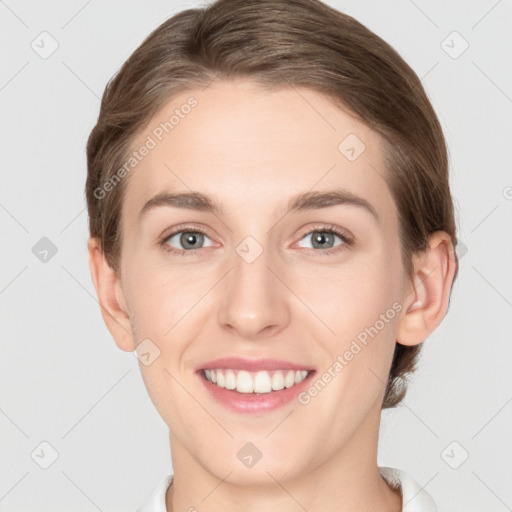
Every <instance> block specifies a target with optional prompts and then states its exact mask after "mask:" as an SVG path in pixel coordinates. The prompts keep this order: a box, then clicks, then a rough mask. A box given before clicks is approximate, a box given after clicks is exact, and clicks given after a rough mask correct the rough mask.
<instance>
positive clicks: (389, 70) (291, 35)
mask: <svg viewBox="0 0 512 512" xmlns="http://www.w3.org/2000/svg"><path fill="white" fill-rule="evenodd" d="M237 77H242V78H251V79H253V80H254V81H255V82H257V83H258V84H260V85H261V86H262V87H266V88H268V89H272V88H279V87H283V86H286V85H288V84H289V85H292V86H294V87H296V86H303V87H309V88H311V89H313V90H316V91H318V92H321V93H323V94H325V95H327V96H328V97H329V98H331V99H332V100H333V101H334V102H336V104H337V105H339V106H340V107H341V108H343V109H345V110H347V111H349V112H350V113H352V114H353V115H355V116H357V117H358V118H359V119H361V120H362V121H363V122H365V123H366V124H367V125H368V126H370V127H371V128H372V129H374V130H376V131H377V132H378V133H379V134H380V135H381V136H382V137H383V140H384V144H385V145H384V147H385V158H386V163H387V167H388V169H387V173H388V178H387V182H388V186H389V188H390V190H391V193H392V196H393V198H394V201H395V203H396V205H397V210H398V215H399V235H400V243H401V250H402V261H403V265H404V268H405V270H406V273H407V276H408V277H409V278H411V277H412V273H413V266H412V256H413V254H414V253H418V252H422V251H424V250H425V249H426V248H427V247H428V245H427V243H428V235H429V234H430V233H433V232H434V231H437V230H444V231H446V232H447V233H448V234H449V235H450V236H451V239H452V243H453V247H455V246H456V244H457V239H456V233H455V231H456V228H455V221H454V214H453V204H452V198H451V195H450V188H449V179H448V155H447V150H446V144H445V140H444V136H443V132H442V129H441V126H440V124H439V121H438V119H437V117H436V114H435V112H434V110H433V108H432V105H431V104H430V102H429V100H428V98H427V95H426V93H425V91H424V89H423V87H422V85H421V83H420V80H419V78H418V77H417V75H416V74H415V73H414V71H413V70H412V69H411V68H410V67H409V66H408V65H407V63H406V62H405V61H404V60H403V59H402V58H401V57H400V56H399V54H398V53H397V52H396V51H395V50H394V49H393V48H392V47H391V46H390V45H389V44H387V43H386V42H385V41H383V40H382V39H381V38H380V37H378V36H377V35H376V34H374V33H373V32H371V31H370V30H368V29H367V28H366V27H365V26H364V25H362V24H361V23H359V22H358V21H356V20H355V19H354V18H352V17H350V16H348V15H346V14H343V13H340V12H338V11H337V10H335V9H333V8H331V7H329V6H327V5H326V4H323V3H322V2H320V1H319V0H277V1H275V0H217V1H216V2H214V3H212V4H211V5H209V6H208V7H206V8H202V9H189V10H185V11H182V12H180V13H178V14H176V15H175V16H173V17H171V18H169V19H168V20H167V21H165V22H164V23H162V24H161V25H160V26H159V27H158V28H157V29H155V30H154V31H153V32H152V33H151V34H150V35H149V36H148V37H147V38H146V39H145V40H144V41H143V43H142V44H141V45H140V46H139V47H138V48H137V49H136V50H135V51H134V52H133V54H132V55H131V56H130V57H129V59H128V60H127V61H126V62H125V63H124V64H123V66H122V67H121V69H120V70H119V72H118V73H117V74H116V75H115V76H114V77H113V78H112V79H111V80H110V81H109V83H108V84H107V86H106V88H105V91H104V94H103V97H102V101H101V109H100V113H99V117H98V121H97V124H96V126H95V127H94V128H93V130H92V131H91V134H90V136H89V140H88V143H87V166H88V175H87V183H86V196H87V206H88V211H89V229H90V234H91V236H92V237H96V238H97V239H98V240H99V242H100V246H101V249H102V251H103V253H104V254H105V257H106V259H107V261H108V262H109V265H110V266H111V267H112V269H114V270H115V271H116V272H119V268H120V267H119V259H120V247H121V233H122V224H121V222H122V219H121V206H122V201H123V190H124V188H125V184H126V181H127V180H126V179H123V180H120V181H119V182H116V183H115V186H114V187H112V188H111V190H109V192H108V193H105V190H107V187H106V186H105V184H106V183H112V180H113V179H114V178H116V176H117V177H119V169H120V168H121V167H122V166H123V163H124V162H125V161H126V158H127V155H128V154H129V151H130V144H131V143H132V142H133V140H134V137H135V136H136V135H137V134H138V133H140V132H141V131H142V130H143V129H144V128H145V126H146V125H147V124H148V122H149V121H150V119H151V118H152V117H153V115H154V114H155V113H156V112H157V110H158V109H159V107H161V106H162V105H163V104H164V103H165V102H167V101H168V100H169V99H170V98H171V96H173V95H175V94H177V93H180V92H182V91H186V90H187V89H190V88H192V87H197V86H202V85H204V86H206V85H208V84H209V83H211V82H212V80H214V79H216V78H217V79H219V80H222V79H230V78H237ZM340 142H341V141H340ZM116 173H117V174H116ZM454 257H455V258H457V256H456V254H455V253H454ZM457 268H458V265H457ZM456 275H457V273H456V274H455V277H456ZM421 346H422V344H419V345H414V346H404V345H401V344H399V343H396V347H395V354H394V357H393V362H392V365H391V368H390V374H389V381H388V384H387V388H386V393H385V396H384V400H383V404H382V408H388V407H394V406H396V405H397V404H398V403H399V402H400V401H401V400H402V399H403V397H404V396H405V392H406V378H407V374H409V373H411V372H413V371H414V370H415V365H416V361H417V357H418V354H419V352H420V347H421Z"/></svg>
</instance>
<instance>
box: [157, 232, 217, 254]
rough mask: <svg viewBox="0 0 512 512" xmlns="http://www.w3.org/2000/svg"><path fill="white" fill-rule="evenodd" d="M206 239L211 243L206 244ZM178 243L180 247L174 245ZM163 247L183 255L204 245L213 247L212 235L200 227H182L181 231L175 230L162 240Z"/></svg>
mask: <svg viewBox="0 0 512 512" xmlns="http://www.w3.org/2000/svg"><path fill="white" fill-rule="evenodd" d="M205 239H208V240H210V243H208V244H207V245H204V243H205ZM173 244H174V245H178V248H176V247H174V245H173ZM160 245H161V246H162V248H163V249H164V250H166V251H169V252H172V253H174V254H180V255H182V256H185V255H188V254H190V253H194V252H195V251H196V250H197V249H202V248H204V247H211V246H212V245H213V243H211V239H210V237H208V236H207V235H206V233H203V232H202V231H201V230H198V229H194V230H192V229H182V230H181V231H174V232H173V233H171V234H170V235H166V236H165V238H163V239H162V240H161V242H160Z"/></svg>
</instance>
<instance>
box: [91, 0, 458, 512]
mask: <svg viewBox="0 0 512 512" xmlns="http://www.w3.org/2000/svg"><path fill="white" fill-rule="evenodd" d="M87 157H88V177H87V185H86V193H87V201H88V209H89V218H90V234H91V237H90V240H89V244H88V248H89V255H90V269H91V274H92V279H93V282H94V286H95V288H96V291H97V294H98V297H99V301H100V304H101V312H102V315H103V318H104V320H105V322H106V324H107V326H108V328H109V330H110V332H111V334H112V336H113V338H114V340H115V342H116V344H117V345H118V346H119V348H121V349H122V350H126V351H133V350H136V353H137V355H138V358H139V361H140V368H141V372H142V375H143V378H144V382H145V385H146V387H147V390H148V392H149V395H150V397H151V399H152V401H153V403H154V405H155V407H156V408H157V410H158V412H159V414H160V415H161V416H162V418H163V420H164V421H165V422H166V424H167V425H168V427H169V440H170V445H171V456H172V470H173V472H172V474H169V475H165V478H163V479H162V481H161V482H160V484H159V485H158V486H157V488H156V489H155V491H154V493H153V495H152V496H150V498H149V500H148V501H147V502H146V503H145V504H144V505H142V506H141V507H140V508H139V511H144V512H163V511H167V512H171V511H174V512H178V511H179V512H185V511H193V510H198V511H201V510H208V511H209V512H215V511H220V510H222V511H224V512H226V511H228V512H229V511H239V510H244V511H248V512H251V511H261V510H280V511H281V512H288V511H290V512H291V511H297V510H301V509H302V510H307V511H308V512H325V511H326V510H336V511H338V512H344V511H349V510H350V511H354V510H361V511H363V510H379V511H382V512H391V511H393V512H397V511H400V510H404V511H407V512H412V511H415V512H420V511H421V512H426V511H429V512H430V511H434V510H436V506H435V503H434V501H433V499H432V497H431V496H429V494H428V493H427V492H426V491H425V490H423V489H421V487H420V486H419V485H418V484H417V483H416V482H415V481H414V479H412V478H411V477H410V476H409V475H408V474H407V473H406V472H405V471H403V470H399V469H395V468H386V467H379V466H378V465H377V445H378V433H379V424H380V414H381V410H382V409H383V408H389V407H394V406H396V405H397V404H398V403H399V402H400V401H401V400H402V399H403V397H404V395H405V392H406V387H405V381H404V378H405V377H406V376H407V375H408V374H409V373H410V372H411V371H413V370H414V365H415V362H416V359H417V356H418V353H419V349H420V347H421V343H422V342H423V341H425V340H426V339H427V338H428V336H429V335H430V334H431V333H432V332H433V331H434V330H435V329H436V327H437V326H438V325H439V324H440V322H441V320H442V319H443V317H444V315H445V313H446V311H447V307H448V304H449V298H450V292H451V288H452V284H453V281H454V279H455V277H456V274H457V257H456V255H455V252H454V247H455V245H456V233H455V222H454V215H453V205H452V199H451V195H450V189H449V181H448V163H447V151H446V147H445V141H444V138H443V133H442V130H441V128H440V125H439V122H438V120H437V118H436V115H435V113H434V111H433V109H432V106H431V104H430V103H429V101H428V99H427V97H426V94H425V92H424V89H423V87H422V85H421V83H420V81H419V79H418V77H417V76H416V75H415V73H414V72H413V71H412V70H411V68H410V67H409V66H408V65H407V64H406V63H405V62H404V61H403V60H402V59H401V58H400V56H399V55H398V54H397V53H396V52H395V51H394V50H393V49H392V48H391V47H390V46H389V45H388V44H387V43H385V42H384V41H383V40H382V39H380V38H379V37H378V36H376V35H375V34H374V33H372V32H370V31H369V30H368V29H366V28H365V27H364V26H362V25H361V24H360V23H358V22H357V21H356V20H354V19H353V18H351V17H349V16H347V15H344V14H342V13H340V12H338V11H336V10H334V9H332V8H330V7H328V6H326V5H325V4H323V3H320V2H319V1H316V0H293V1H285V0H280V1H270V0H269V1H267V0H259V1H247V0H218V1H216V2H214V3H213V4H211V5H210V6H208V7H207V8H204V9H191V10H186V11H184V12H181V13H179V14H177V15H175V16H173V17H172V18H170V19H169V20H167V21H166V22H165V23H163V24H162V25H161V26H160V27H158V28H157V29H156V30H155V31H154V32H153V33H152V34H151V35H150V36H149V37H148V38H147V39H146V40H145V41H144V42H143V44H142V45H141V46H140V47H139V48H138V49H137V50H136V51H135V52H134V53H133V54H132V55H131V57H130V58H129V59H128V61H127V62H126V63H125V64H124V65H123V67H122V68H121V70H120V71H119V73H118V74H117V75H116V76H115V77H114V78H113V80H112V81H111V82H110V83H109V84H108V85H107V87H106V90H105V93H104V95H103V99H102V104H101V111H100V114H99V118H98V122H97V124H96V126H95V127H94V129H93V131H92V133H91V135H90V138H89V141H88V146H87Z"/></svg>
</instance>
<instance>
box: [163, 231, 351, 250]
mask: <svg viewBox="0 0 512 512" xmlns="http://www.w3.org/2000/svg"><path fill="white" fill-rule="evenodd" d="M318 232H319V233H331V234H335V235H337V236H338V237H339V238H340V239H341V240H342V242H343V243H342V244H340V245H337V246H335V247H331V248H329V249H318V250H316V249H309V250H311V251H313V253H314V255H315V257H322V256H328V255H330V254H333V253H336V252H339V251H343V250H346V249H347V248H348V247H350V246H352V245H353V243H354V242H353V240H352V238H351V237H350V236H349V235H348V233H346V232H345V231H343V230H341V229H340V228H338V227H337V226H334V225H332V224H322V225H320V226H315V227H313V228H312V229H310V230H309V231H306V232H305V233H304V234H303V235H302V236H301V238H300V240H302V239H303V238H304V237H306V236H307V235H311V234H312V233H318ZM179 233H201V234H202V235H205V236H208V234H207V233H206V232H205V231H203V230H202V229H200V228H195V227H194V228H192V227H189V226H180V227H179V228H177V229H176V230H175V231H173V232H172V233H169V234H166V235H165V236H164V237H162V238H161V239H160V240H159V246H160V247H161V248H162V249H163V250H164V251H166V252H168V253H171V254H174V255H177V256H192V255H194V254H196V252H197V251H200V250H201V249H203V248H199V249H190V250H182V249H176V248H174V247H171V246H169V245H168V244H167V243H166V242H167V240H169V238H171V237H173V236H174V235H177V234H179ZM318 253H321V254H318Z"/></svg>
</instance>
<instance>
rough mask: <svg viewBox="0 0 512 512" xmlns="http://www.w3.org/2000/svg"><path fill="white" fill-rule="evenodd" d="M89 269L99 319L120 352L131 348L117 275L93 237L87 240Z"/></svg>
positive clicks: (125, 308)
mask: <svg viewBox="0 0 512 512" xmlns="http://www.w3.org/2000/svg"><path fill="white" fill-rule="evenodd" d="M87 249H88V252H89V268H90V271H91V278H92V281H93V284H94V288H95V289H96V294H97V296H98V302H99V304H100V309H101V315H102V317H103V320H104V322H105V324H106V326H107V328H108V330H109V331H110V334H111V335H112V337H113V338H114V341H115V342H116V344H117V346H118V347H119V348H120V349H121V350H125V351H126V352H131V351H133V350H134V349H135V344H134V340H133V333H132V328H131V323H130V316H129V312H128V308H127V305H126V299H125V296H124V292H123V288H122V284H121V280H120V277H119V276H118V274H117V273H116V272H115V271H114V270H113V269H112V268H111V267H110V265H109V264H108V262H107V260H106V258H105V256H104V254H103V252H102V250H101V247H100V244H99V241H98V240H97V239H95V238H89V241H88V243H87Z"/></svg>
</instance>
